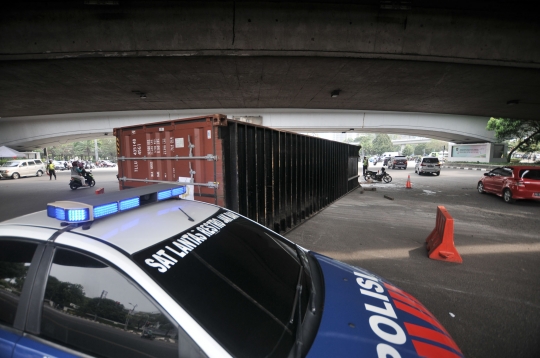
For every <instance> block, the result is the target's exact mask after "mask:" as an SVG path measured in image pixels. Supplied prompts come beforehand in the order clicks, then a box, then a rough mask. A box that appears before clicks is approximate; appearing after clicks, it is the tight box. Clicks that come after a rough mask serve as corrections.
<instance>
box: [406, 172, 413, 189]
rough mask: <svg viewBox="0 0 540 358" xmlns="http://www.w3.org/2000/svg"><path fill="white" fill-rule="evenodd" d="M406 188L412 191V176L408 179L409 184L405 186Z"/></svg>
mask: <svg viewBox="0 0 540 358" xmlns="http://www.w3.org/2000/svg"><path fill="white" fill-rule="evenodd" d="M405 188H407V189H412V184H411V176H410V175H409V176H408V177H407V183H406V184H405Z"/></svg>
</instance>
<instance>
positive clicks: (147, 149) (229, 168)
mask: <svg viewBox="0 0 540 358" xmlns="http://www.w3.org/2000/svg"><path fill="white" fill-rule="evenodd" d="M115 135H116V137H117V144H118V152H119V155H118V157H119V160H118V171H119V178H124V179H125V181H120V188H121V189H125V188H131V187H139V186H142V185H149V184H152V183H153V182H155V181H177V180H178V178H179V177H183V178H186V177H192V178H193V181H194V182H195V183H197V184H207V183H219V184H218V185H217V188H212V187H207V186H200V185H196V186H195V200H200V201H205V202H209V203H213V204H217V205H220V206H224V207H226V208H228V209H231V210H233V211H236V212H238V213H240V214H242V215H245V216H247V217H249V218H250V219H252V220H254V221H257V222H259V223H260V224H262V225H264V226H266V227H268V228H271V229H273V230H274V231H277V232H286V231H288V230H290V229H291V228H293V227H295V226H297V225H299V224H300V223H302V222H303V221H305V220H306V219H307V218H309V217H310V216H312V215H313V214H315V213H316V212H318V211H320V210H321V209H323V208H324V207H326V206H328V205H329V204H330V203H332V202H334V201H335V200H337V199H338V198H340V197H341V196H343V195H345V194H346V193H348V192H349V191H351V190H353V189H355V188H357V187H358V147H357V146H354V145H349V144H345V143H338V142H333V141H329V140H324V139H320V138H315V137H310V136H305V135H301V134H297V133H291V132H285V131H279V130H275V129H272V128H267V127H263V126H257V125H253V124H249V123H245V122H238V121H233V120H228V119H227V118H226V117H225V116H224V115H211V116H204V117H195V118H186V119H178V120H174V121H170V122H161V123H152V124H148V125H140V126H132V127H123V128H117V129H115ZM202 157H204V158H202ZM196 158H199V159H196ZM209 158H211V159H209ZM190 170H191V172H192V173H193V172H194V173H193V175H191V174H190Z"/></svg>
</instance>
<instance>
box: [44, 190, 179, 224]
mask: <svg viewBox="0 0 540 358" xmlns="http://www.w3.org/2000/svg"><path fill="white" fill-rule="evenodd" d="M185 192H186V187H185V186H179V185H175V184H170V185H169V184H155V185H149V186H144V187H141V188H134V189H127V190H122V191H120V192H116V193H111V194H102V195H96V196H92V197H85V198H80V199H77V201H56V202H54V203H50V204H47V216H49V217H51V218H55V219H58V220H61V221H64V222H68V223H84V222H89V221H93V220H95V219H98V218H102V217H105V216H108V215H112V214H116V213H119V212H122V211H126V210H130V209H134V208H137V207H139V206H141V205H146V204H150V203H155V202H158V201H161V200H165V199H171V198H179V197H180V195H182V194H184V193H185Z"/></svg>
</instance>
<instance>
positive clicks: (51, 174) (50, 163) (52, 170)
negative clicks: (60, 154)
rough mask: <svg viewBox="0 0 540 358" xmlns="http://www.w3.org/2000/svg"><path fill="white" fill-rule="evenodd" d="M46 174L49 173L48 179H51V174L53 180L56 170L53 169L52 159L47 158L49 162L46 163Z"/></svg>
mask: <svg viewBox="0 0 540 358" xmlns="http://www.w3.org/2000/svg"><path fill="white" fill-rule="evenodd" d="M47 174H49V180H52V176H53V175H54V180H56V170H55V169H54V163H53V162H52V159H49V164H47Z"/></svg>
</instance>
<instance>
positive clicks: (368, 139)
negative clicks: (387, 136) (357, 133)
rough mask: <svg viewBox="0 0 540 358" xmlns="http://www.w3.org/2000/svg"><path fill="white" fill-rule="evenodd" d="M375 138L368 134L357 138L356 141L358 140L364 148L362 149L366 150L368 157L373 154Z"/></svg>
mask: <svg viewBox="0 0 540 358" xmlns="http://www.w3.org/2000/svg"><path fill="white" fill-rule="evenodd" d="M374 138H375V136H374V135H373V134H367V135H365V136H361V137H356V138H355V139H354V140H355V141H356V140H358V142H359V143H360V145H361V146H362V149H363V150H364V153H365V154H366V155H368V154H372V153H373V143H372V142H373V139H374Z"/></svg>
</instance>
